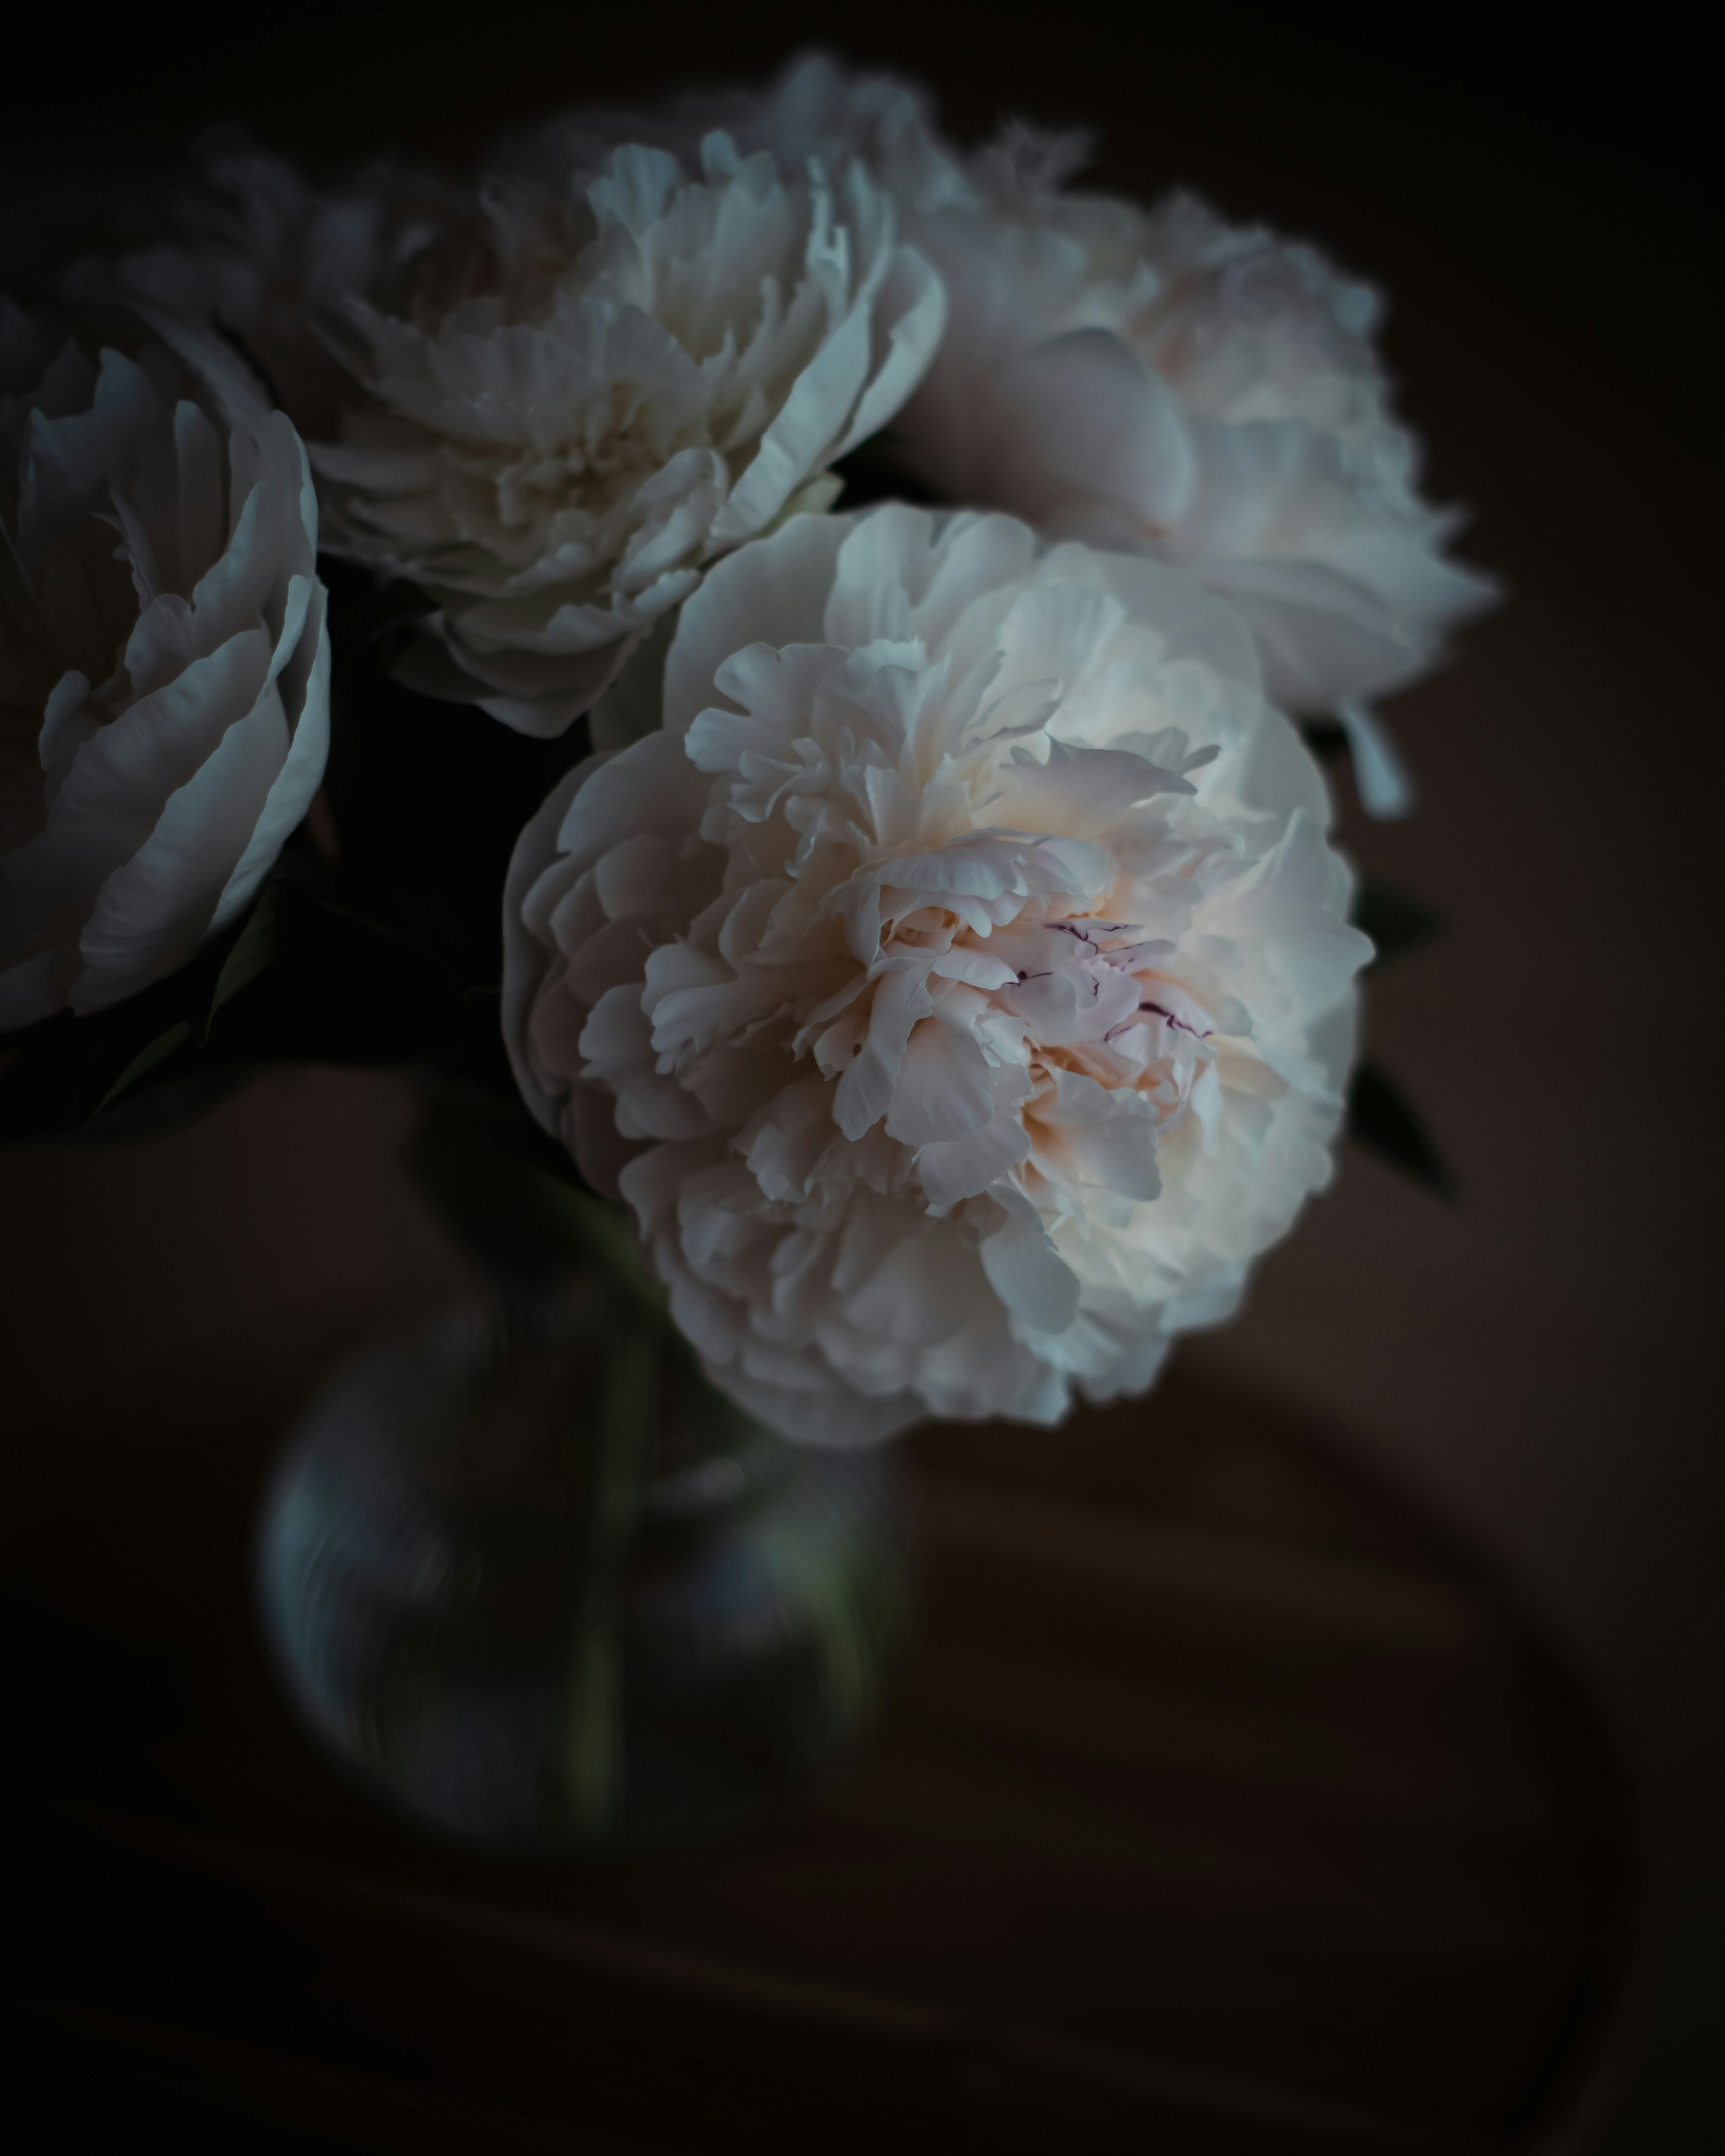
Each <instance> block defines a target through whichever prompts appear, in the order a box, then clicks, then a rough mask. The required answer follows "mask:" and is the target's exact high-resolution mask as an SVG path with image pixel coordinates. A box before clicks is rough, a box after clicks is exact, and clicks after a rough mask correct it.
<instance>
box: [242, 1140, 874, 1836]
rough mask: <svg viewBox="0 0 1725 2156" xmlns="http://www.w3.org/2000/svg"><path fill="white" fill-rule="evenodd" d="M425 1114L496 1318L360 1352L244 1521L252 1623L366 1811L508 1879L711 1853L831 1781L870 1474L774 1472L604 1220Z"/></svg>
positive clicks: (867, 1688)
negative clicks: (475, 1851) (713, 1837)
mask: <svg viewBox="0 0 1725 2156" xmlns="http://www.w3.org/2000/svg"><path fill="white" fill-rule="evenodd" d="M490 1136H491V1134H490V1133H489V1132H487V1129H486V1127H485V1124H484V1122H482V1121H481V1120H480V1119H479V1118H476V1117H474V1116H463V1115H460V1114H458V1113H455V1112H453V1111H449V1110H447V1109H441V1110H434V1111H433V1113H432V1114H431V1115H430V1116H429V1117H428V1120H427V1122H426V1124H425V1126H424V1128H423V1129H422V1132H421V1135H420V1137H419V1139H418V1142H417V1143H416V1146H415V1149H414V1158H415V1165H416V1166H417V1168H418V1170H419V1173H420V1177H421V1180H422V1182H423V1183H424V1185H425V1187H426V1188H428V1189H429V1191H430V1192H431V1193H432V1194H433V1196H434V1198H435V1199H436V1200H437V1201H438V1202H439V1204H440V1205H441V1207H442V1209H443V1210H444V1214H445V1216H446V1217H447V1218H448V1219H449V1220H450V1222H451V1224H452V1225H453V1226H454V1228H455V1229H456V1230H457V1232H458V1234H459V1235H461V1237H462V1239H463V1240H465V1242H466V1243H467V1245H468V1246H469V1248H470V1250H473V1251H474V1252H475V1255H479V1256H480V1258H481V1260H484V1261H485V1262H486V1263H487V1265H488V1266H489V1268H490V1271H491V1273H492V1276H493V1278H494V1280H495V1282H496V1287H497V1293H496V1298H495V1304H494V1305H493V1306H491V1307H490V1308H489V1309H487V1310H485V1311H484V1312H474V1313H471V1314H469V1315H467V1316H465V1317H459V1318H454V1319H450V1320H447V1321H445V1322H442V1323H440V1324H439V1325H437V1326H435V1327H433V1328H432V1329H431V1330H429V1332H426V1333H425V1334H424V1335H423V1336H422V1337H419V1338H418V1339H416V1340H413V1341H411V1342H405V1343H402V1344H399V1345H395V1346H391V1347H384V1348H382V1349H380V1350H378V1351H377V1352H375V1353H372V1354H371V1355H370V1356H368V1357H367V1358H365V1359H364V1360H363V1361H362V1362H360V1363H357V1365H355V1366H354V1367H352V1368H350V1369H349V1370H348V1371H347V1372H346V1373H344V1374H343V1375H342V1376H341V1378H339V1379H338V1380H337V1381H336V1383H335V1384H334V1385H333V1386H332V1387H331V1389H329V1390H328V1391H327V1392H326V1394H324V1395H323V1396H322V1397H321V1399H319V1400H318V1401H317V1402H316V1404H314V1405H313V1407H312V1408H311V1410H310V1412H309V1413H308V1414H306V1415H305V1418H304V1419H303V1420H302V1422H301V1424H300V1426H299V1428H298V1430H296V1432H295V1435H294V1436H293V1438H292V1439H291V1440H290V1444H289V1446H288V1448H287V1450H286V1452H285V1455H284V1458H283V1460H282V1461H281V1463H280V1466H279V1468H278V1471H277V1472H276V1475H275V1479H274V1481H273V1483H272V1485H271V1487H270V1491H269V1493H268V1496H267V1497H266V1500H265V1503H264V1511H263V1515H262V1519H261V1522H260V1529H259V1550H258V1583H259V1597H260V1601H261V1605H262V1612H263V1618H264V1630H265V1634H266V1636H267V1638H268V1640H269V1641H270V1646H271V1649H272V1650H273V1653H274V1655H275V1661H276V1662H277V1664H278V1666H279V1667H280V1671H281V1672H282V1674H283V1676H284V1677H285V1681H286V1684H287V1687H288V1690H289V1692H290V1696H291V1697H292V1698H293V1700H294V1702H295V1704H296V1706H297V1707H298V1709H299V1711H300V1715H301V1717H303V1719H304V1720H305V1722H306V1723H307V1724H308V1725H309V1727H311V1730H312V1731H313V1732H315V1733H316V1736H317V1737H318V1738H319V1739H320V1740H321V1743H323V1745H324V1746H325V1747H326V1748H327V1749H328V1750H329V1751H330V1752H331V1753H333V1754H334V1755H335V1757H336V1758H337V1759H338V1760H340V1761H341V1762H342V1763H344V1764H345V1765H346V1766H347V1768H349V1769H350V1770H352V1772H353V1773H354V1774H357V1776H358V1777H359V1778H360V1779H362V1782H363V1783H364V1784H366V1785H367V1787H368V1788H370V1789H372V1791H373V1792H374V1793H375V1794H378V1795H380V1796H382V1797H383V1798H384V1799H387V1800H388V1801H389V1802H391V1803H393V1804H394V1805H396V1806H398V1807H399V1808H400V1809H403V1810H404V1811H406V1812H407V1813H408V1814H409V1815H411V1816H413V1818H414V1819H416V1820H418V1821H420V1822H422V1823H423V1824H424V1825H427V1826H429V1827H431V1828H434V1829H435V1830H439V1831H441V1832H443V1833H445V1834H447V1835H454V1836H457V1837H459V1838H461V1839H463V1840H468V1841H470V1842H473V1843H476V1844H479V1845H485V1846H489V1847H494V1848H499V1849H520V1850H531V1849H540V1850H551V1849H557V1848H588V1849H596V1850H603V1849H622V1848H629V1847H639V1846H641V1845H651V1844H654V1843H663V1842H666V1841H672V1840H683V1839H687V1838H691V1837H694V1836H697V1835H704V1834H708V1833H711V1832H714V1831H716V1830H721V1829H722V1828H724V1827H726V1826H727V1825H732V1824H733V1823H735V1822H737V1821H738V1820H742V1819H743V1818H745V1817H747V1815H749V1814H750V1813H752V1812H753V1811H755V1810H756V1809H758V1808H760V1807H761V1806H762V1805H763V1804H769V1803H771V1802H772V1801H773V1800H774V1799H778V1798H780V1797H783V1795H785V1794H788V1793H789V1792H791V1791H793V1790H794V1789H796V1788H797V1787H798V1785H800V1784H803V1783H805V1782H806V1781H808V1780H809V1779H810V1778H812V1777H815V1776H818V1775H819V1774H820V1773H821V1772H822V1771H823V1770H824V1768H828V1767H829V1766H830V1765H832V1764H833V1763H835V1762H836V1761H838V1760H839V1759H840V1758H842V1757H843V1756H844V1755H845V1753H847V1752H848V1751H849V1750H850V1748H852V1747H853V1746H854V1745H855V1743H856V1742H857V1741H858V1739H859V1738H860V1735H861V1734H862V1732H864V1731H865V1728H866V1727H867V1726H868V1724H869V1723H870V1721H871V1719H872V1718H873V1717H874V1715H875V1712H876V1710H877V1709H878V1707H879V1706H880V1702H881V1700H882V1698H883V1696H884V1693H885V1690H886V1685H887V1683H888V1681H889V1678H890V1674H891V1666H892V1664H893V1662H894V1660H895V1657H896V1652H897V1650H898V1648H899V1646H900V1645H901V1640H902V1639H903V1636H904V1634H905V1631H906V1617H907V1611H908V1604H909V1589H910V1569H909V1562H908V1542H907V1537H906V1530H905V1522H904V1516H903V1509H902V1506H901V1500H900V1493H899V1488H898V1481H897V1476H896V1468H895V1463H894V1460H893V1458H892V1455H891V1453H890V1452H888V1451H886V1450H871V1451H867V1452H842V1451H826V1450H821V1449H819V1448H816V1447H809V1446H806V1445H792V1444H790V1443H788V1442H787V1441H786V1440H784V1439H783V1438H780V1437H778V1435H775V1434H774V1433H773V1431H771V1430H768V1429H767V1428H766V1427H765V1426H764V1425H763V1424H760V1423H758V1422H757V1421H755V1420H754V1419H752V1417H750V1416H748V1415H747V1414H745V1413H744V1412H743V1411H742V1409H740V1408H738V1407H737V1406H736V1405H735V1404H734V1403H732V1401H731V1400H730V1399H727V1398H726V1396H725V1395H724V1394H721V1393H720V1392H719V1391H718V1390H717V1389H716V1388H715V1387H713V1386H712V1385H711V1384H710V1383H708V1382H707V1380H706V1377H705V1376H704V1375H703V1373H702V1372H701V1367H700V1365H699V1363H698V1362H697V1360H696V1358H695V1356H694V1355H693V1354H692V1353H691V1351H690V1349H689V1348H688V1347H687V1346H686V1345H685V1342H683V1341H682V1339H681V1338H680V1336H679V1335H678V1333H677V1332H676V1331H675V1328H674V1327H672V1326H671V1324H670V1321H669V1318H668V1317H667V1316H666V1313H665V1308H664V1304H663V1300H662V1297H661V1296H660V1294H659V1292H658V1291H657V1290H656V1288H655V1286H654V1284H653V1283H652V1282H650V1281H648V1280H646V1279H645V1278H644V1276H643V1275H642V1274H641V1272H640V1270H639V1265H638V1263H637V1261H636V1260H634V1255H633V1253H632V1251H631V1250H630V1249H629V1245H628V1243H627V1240H626V1238H625V1237H624V1233H623V1229H622V1224H621V1221H620V1219H619V1217H618V1216H617V1215H615V1214H613V1213H612V1212H610V1210H609V1209H606V1208H603V1207H602V1206H600V1205H598V1203H597V1201H594V1200H593V1199H587V1198H584V1197H583V1196H582V1195H581V1194H580V1193H577V1192H575V1191H572V1190H568V1189H567V1188H564V1187H563V1186H562V1185H560V1184H557V1183H553V1182H552V1179H551V1178H548V1177H547V1176H546V1175H545V1174H544V1173H542V1171H541V1170H539V1169H537V1168H531V1167H528V1166H527V1165H526V1163H522V1162H521V1161H519V1160H516V1159H515V1158H511V1156H510V1155H508V1154H507V1153H505V1152H501V1151H500V1150H499V1149H498V1148H497V1147H496V1146H495V1144H494V1143H492V1142H490Z"/></svg>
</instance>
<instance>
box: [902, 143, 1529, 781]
mask: <svg viewBox="0 0 1725 2156" xmlns="http://www.w3.org/2000/svg"><path fill="white" fill-rule="evenodd" d="M1081 154H1082V145H1081V143H1077V142H1076V141H1072V142H1061V141H1054V140H1051V139H1048V138H1042V137H1038V136H1033V135H1031V134H1029V132H1028V131H1025V130H1022V129H1019V130H1009V131H1008V132H1007V133H1006V135H1005V136H1004V137H1003V138H1002V140H1001V141H999V143H998V144H997V145H996V146H994V147H993V149H992V150H991V151H988V152H987V153H986V154H984V155H983V156H982V157H978V158H976V159H974V160H973V161H971V162H970V163H969V165H968V174H969V177H971V179H972V180H973V183H974V185H975V187H976V190H977V194H978V198H979V206H978V208H975V209H969V208H964V207H963V206H957V207H948V208H942V209H940V210H938V211H937V212H935V213H932V214H931V215H927V216H923V217H917V218H909V219H907V227H908V228H909V229H910V230H911V232H912V233H913V234H914V236H915V238H916V242H917V244H918V245H919V246H921V247H922V249H924V250H925V252H927V254H929V256H930V258H931V259H932V260H933V261H935V262H936V263H937V265H938V266H939V267H940V269H941V270H942V274H943V275H945V277H946V278H947V284H948V287H949V290H950V293H951V305H952V320H951V327H950V329H949V331H948V334H947V339H946V341H945V343H944V344H943V346H942V350H941V352H940V355H939V357H938V359H937V362H936V363H935V365H934V367H932V369H931V370H930V372H929V375H928V377H927V380H926V381H925V382H924V384H923V386H922V390H921V391H920V393H918V395H917V397H916V399H915V400H914V401H913V403H911V406H910V408H908V409H907V410H906V412H905V413H902V414H901V418H900V420H899V422H898V424H897V428H896V434H895V442H894V448H895V451H896V458H897V462H898V464H899V466H900V468H901V470H904V471H906V473H907V474H909V475H914V476H915V477H916V479H917V480H920V481H921V482H922V484H923V485H926V486H927V487H928V488H929V489H930V490H931V491H932V492H934V493H935V494H937V495H941V496H943V497H947V498H950V499H952V500H961V501H983V502H988V503H993V504H997V505H998V506H1000V507H1002V508H1005V509H1009V510H1011V511H1014V513H1015V514H1017V515H1019V516H1025V517H1028V518H1029V519H1030V521H1033V522H1034V523H1036V524H1038V525H1039V526H1041V527H1042V528H1044V529H1045V530H1048V531H1056V532H1062V533H1069V534H1071V535H1074V536H1082V537H1085V538H1087V539H1089V540H1091V542H1094V543H1096V544H1099V545H1103V546H1109V547H1142V548H1143V549H1145V550H1147V551H1148V552H1154V553H1157V554H1159V555H1161V556H1163V557H1164V558H1166V559H1168V560H1172V561H1178V562H1184V563H1185V564H1186V565H1187V566H1188V567H1190V568H1191V569H1192V570H1193V572H1194V574H1196V575H1197V576H1198V577H1199V578H1200V579H1201V580H1202V581H1203V583H1204V584H1205V585H1206V586H1208V587H1209V589H1211V590H1212V591H1214V592H1218V593H1221V594H1222V595H1223V596H1224V597H1225V598H1228V599H1229V600H1230V602H1231V603H1233V604H1234V605H1235V606H1236V607H1238V608H1240V611H1241V612H1242V613H1244V614H1245V617H1246V619H1248V620H1249V621H1250V624H1251V625H1252V628H1253V630H1254V633H1255V635H1256V638H1257V641H1258V646H1259V651H1260V658H1261V660H1262V662H1263V665H1264V669H1265V675H1266V685H1267V687H1268V689H1269V691H1270V694H1271V696H1272V697H1273V698H1274V699H1275V700H1276V701H1277V702H1278V703H1280V704H1281V705H1282V706H1284V707H1285V708H1286V709H1288V710H1290V711H1298V712H1303V713H1308V714H1314V715H1317V714H1334V715H1336V716H1338V717H1340V718H1341V719H1342V721H1343V723H1344V725H1345V726H1347V727H1348V731H1349V733H1350V736H1351V737H1352V739H1353V747H1354V751H1355V756H1356V762H1357V766H1358V769H1359V775H1360V778H1361V781H1362V790H1363V793H1364V794H1365V796H1366V798H1367V799H1368V805H1370V806H1373V807H1374V808H1377V809H1378V810H1379V811H1380V813H1390V814H1393V813H1397V812H1398V811H1399V809H1400V808H1404V807H1405V806H1406V805H1407V804H1408V800H1409V798H1410V796H1409V795H1408V794H1407V792H1406V787H1405V782H1404V780H1403V779H1402V778H1400V777H1399V773H1398V770H1397V767H1396V766H1395V764H1394V758H1393V752H1391V751H1390V750H1389V746H1388V743H1387V742H1386V741H1385V740H1384V737H1383V736H1382V735H1381V733H1380V732H1379V731H1378V730H1377V728H1376V727H1375V726H1373V723H1372V721H1371V720H1370V718H1369V716H1368V714H1367V712H1366V711H1365V708H1364V707H1365V704H1366V701H1367V700H1368V699H1371V698H1373V697H1378V696H1384V695H1385V694H1386V693H1388V692H1389V691H1390V690H1394V689H1399V688H1402V687H1404V686H1405V685H1407V684H1409V682H1411V681H1413V680H1416V679H1417V678H1418V677H1419V676H1420V675H1422V674H1424V673H1425V672H1426V671H1427V670H1429V669H1430V666H1431V665H1432V664H1433V663H1434V661H1435V659H1436V657H1437V655H1438V653H1439V651H1440V646H1441V644H1442V640H1443V636H1444V633H1445V631H1446V630H1447V629H1450V627H1451V626H1453V625H1454V624H1456V623H1458V622H1460V621H1461V620H1463V619H1466V618H1467V617H1468V616H1470V615H1471V614H1474V613H1477V612H1479V611H1480V610H1481V608H1483V607H1484V606H1485V605H1486V604H1487V603H1489V602H1490V601H1491V598H1492V597H1493V595H1494V591H1495V587H1494V586H1493V584H1492V583H1491V582H1490V580H1489V579H1487V578H1486V577H1481V576H1480V575H1479V574H1477V573H1476V572H1474V571H1472V570H1469V569H1465V568H1462V567H1458V566H1457V565H1456V564H1455V562H1450V561H1449V560H1447V559H1445V553H1444V548H1445V545H1446V543H1447V542H1448V540H1449V538H1450V535H1451V534H1452V533H1453V532H1454V531H1455V527H1456V526H1457V524H1458V522H1459V521H1461V520H1460V516H1459V513H1458V512H1456V511H1442V510H1435V509H1433V508H1431V507H1430V506H1429V505H1428V504H1426V503H1425V501H1424V500H1422V499H1421V497H1420V493H1419V491H1418V485H1417V481H1418V464H1419V455H1418V448H1417V444H1415V442H1414V438H1413V436H1412V435H1411V434H1409V432H1408V431H1407V430H1406V429H1404V427H1402V426H1400V425H1399V424H1398V423H1396V421H1395V420H1394V418H1393V416H1392V414H1391V411H1390V408H1389V385H1388V382H1387V380H1386V377H1385V375H1384V369H1383V366H1382V363H1381V362H1380V361H1379V359H1378V354H1377V352H1376V349H1375V346H1374V342H1373V337H1374V333H1375V331H1376V329H1377V326H1378V321H1379V319H1380V317H1381V313H1382V309H1381V304H1380V302H1379V300H1378V295H1376V294H1375V293H1374V292H1373V290H1371V288H1370V287H1369V286H1368V285H1363V284H1360V283H1358V282H1356V281H1354V280H1351V279H1348V278H1345V277H1343V275H1341V274H1340V273H1338V272H1337V270H1336V269H1333V268H1332V266H1331V265H1330V264H1329V263H1328V262H1327V260H1326V259H1324V257H1323V256H1322V255H1321V254H1318V253H1317V250H1316V249H1313V248H1311V247H1309V246H1307V245H1305V244H1301V243H1297V242H1289V241H1286V240H1282V239H1278V238H1276V236H1275V235H1274V234H1271V233H1270V232H1268V231H1266V230H1264V229H1263V228H1259V227H1249V228H1241V227H1230V226H1229V225H1226V224H1224V223H1223V222H1222V220H1221V219H1220V218H1218V217H1217V216H1216V215H1215V214H1214V212H1212V211H1211V210H1209V208H1206V207H1205V205H1204V203H1201V202H1199V201H1198V200H1197V199H1195V198H1194V197H1192V196H1190V195H1182V194H1177V195H1174V196H1172V197H1170V198H1168V199H1167V200H1165V201H1163V203H1160V204H1158V206H1157V207H1156V208H1154V209H1153V210H1152V211H1150V212H1149V213H1142V212H1140V211H1139V210H1137V208H1134V207H1133V206H1132V205H1131V204H1129V203H1122V202H1113V201H1109V200H1107V199H1106V198H1101V197H1094V196H1088V195H1084V194H1076V193H1065V192H1063V191H1062V188H1061V186H1060V181H1061V179H1062V177H1063V176H1064V173H1065V171H1066V170H1067V169H1069V168H1070V164H1071V163H1072V162H1075V161H1076V158H1077V157H1081Z"/></svg>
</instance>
